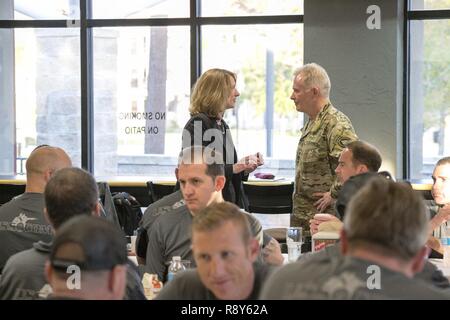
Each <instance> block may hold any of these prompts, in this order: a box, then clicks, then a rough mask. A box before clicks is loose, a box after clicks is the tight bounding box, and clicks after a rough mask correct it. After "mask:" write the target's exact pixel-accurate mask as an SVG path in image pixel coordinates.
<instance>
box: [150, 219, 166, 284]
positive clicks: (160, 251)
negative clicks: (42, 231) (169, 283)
mask: <svg viewBox="0 0 450 320" xmlns="http://www.w3.org/2000/svg"><path fill="white" fill-rule="evenodd" d="M164 248H165V243H164V240H163V238H162V235H161V226H160V224H159V223H158V222H156V223H155V224H153V226H152V231H151V232H150V233H149V239H148V246H147V255H146V258H145V272H148V273H150V274H157V275H158V278H159V280H161V281H164V280H165V274H166V265H165V258H164Z"/></svg>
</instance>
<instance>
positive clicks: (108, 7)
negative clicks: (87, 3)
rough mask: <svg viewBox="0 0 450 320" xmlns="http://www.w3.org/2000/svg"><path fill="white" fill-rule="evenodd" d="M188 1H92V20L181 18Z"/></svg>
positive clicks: (186, 12)
mask: <svg viewBox="0 0 450 320" xmlns="http://www.w3.org/2000/svg"><path fill="white" fill-rule="evenodd" d="M188 16H189V0H164V1H161V0H128V1H124V0H92V17H93V18H94V19H138V18H152V17H157V18H182V17H188Z"/></svg>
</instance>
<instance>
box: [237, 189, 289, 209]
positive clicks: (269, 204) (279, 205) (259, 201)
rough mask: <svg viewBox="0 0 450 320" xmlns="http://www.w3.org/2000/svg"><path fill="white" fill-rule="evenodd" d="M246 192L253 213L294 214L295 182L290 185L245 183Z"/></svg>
mask: <svg viewBox="0 0 450 320" xmlns="http://www.w3.org/2000/svg"><path fill="white" fill-rule="evenodd" d="M244 192H245V194H246V195H247V198H248V202H249V211H250V212H253V213H267V214H280V213H292V193H293V192H294V182H291V183H289V184H274V185H271V184H264V183H261V184H260V183H255V184H253V183H251V182H245V183H244Z"/></svg>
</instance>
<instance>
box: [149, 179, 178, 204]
mask: <svg viewBox="0 0 450 320" xmlns="http://www.w3.org/2000/svg"><path fill="white" fill-rule="evenodd" d="M147 191H148V196H149V197H150V201H151V202H150V203H153V202H156V201H158V200H159V199H161V198H163V197H165V196H167V195H169V194H171V193H173V192H174V191H175V186H174V185H172V184H167V183H155V182H153V181H147Z"/></svg>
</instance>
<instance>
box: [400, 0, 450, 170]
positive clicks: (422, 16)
mask: <svg viewBox="0 0 450 320" xmlns="http://www.w3.org/2000/svg"><path fill="white" fill-rule="evenodd" d="M449 9H450V0H432V1H431V0H427V1H423V0H421V1H417V0H416V1H411V3H410V11H409V12H408V15H409V30H410V35H409V75H410V76H409V91H408V92H409V110H410V112H409V114H410V122H409V123H410V129H409V137H410V139H409V146H410V152H409V163H410V178H412V179H424V178H430V176H431V173H432V171H433V167H434V165H435V163H436V162H437V160H438V159H439V158H441V157H444V156H448V155H450V105H449V103H450V90H449V87H448V83H449V81H450V76H449V75H450V56H449V54H448V53H449V52H450V51H449V50H450V10H449Z"/></svg>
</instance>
